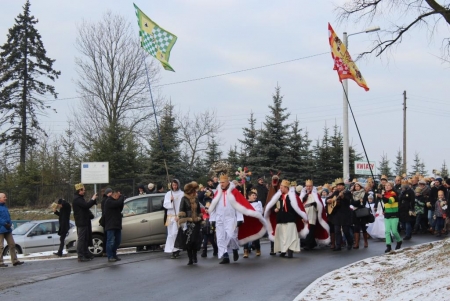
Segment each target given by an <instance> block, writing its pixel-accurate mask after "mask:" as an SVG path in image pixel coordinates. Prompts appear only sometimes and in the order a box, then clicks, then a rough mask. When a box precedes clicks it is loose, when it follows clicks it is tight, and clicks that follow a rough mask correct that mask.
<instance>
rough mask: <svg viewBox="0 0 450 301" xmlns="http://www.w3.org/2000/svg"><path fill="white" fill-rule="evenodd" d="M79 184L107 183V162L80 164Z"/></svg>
mask: <svg viewBox="0 0 450 301" xmlns="http://www.w3.org/2000/svg"><path fill="white" fill-rule="evenodd" d="M81 183H83V184H103V183H109V162H81Z"/></svg>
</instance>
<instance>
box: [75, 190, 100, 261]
mask: <svg viewBox="0 0 450 301" xmlns="http://www.w3.org/2000/svg"><path fill="white" fill-rule="evenodd" d="M75 190H76V192H75V195H74V198H73V202H72V207H73V216H74V218H75V225H76V226H77V233H78V240H77V253H78V262H85V261H89V260H91V259H92V258H93V256H92V255H91V254H90V253H89V250H88V247H89V245H92V225H91V219H93V218H94V215H93V214H92V212H91V210H90V208H91V207H92V206H94V205H97V194H94V195H93V196H92V199H91V200H90V201H89V202H86V201H85V199H84V194H85V193H86V189H85V188H84V185H83V184H82V183H78V184H75Z"/></svg>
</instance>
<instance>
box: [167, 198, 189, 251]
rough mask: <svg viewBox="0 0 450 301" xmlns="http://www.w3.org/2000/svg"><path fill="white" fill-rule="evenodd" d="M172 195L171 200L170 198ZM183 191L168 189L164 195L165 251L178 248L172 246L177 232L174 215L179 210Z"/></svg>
mask: <svg viewBox="0 0 450 301" xmlns="http://www.w3.org/2000/svg"><path fill="white" fill-rule="evenodd" d="M172 195H173V202H171V198H172ZM183 195H184V192H183V191H181V190H177V191H168V192H167V193H166V195H165V197H164V205H163V206H164V208H166V209H167V240H166V245H165V247H164V252H165V253H172V252H176V251H178V248H174V245H175V240H176V238H177V234H178V223H177V221H176V220H175V217H176V216H177V215H178V213H179V210H180V203H181V198H182V197H183Z"/></svg>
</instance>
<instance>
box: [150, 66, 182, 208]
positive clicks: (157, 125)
mask: <svg viewBox="0 0 450 301" xmlns="http://www.w3.org/2000/svg"><path fill="white" fill-rule="evenodd" d="M143 62H144V67H145V74H147V84H148V91H149V92H150V99H151V101H152V107H153V115H155V123H156V130H157V132H158V139H159V146H160V147H161V151H162V152H163V153H164V146H163V144H162V139H161V133H160V131H159V124H158V118H157V116H156V109H155V102H154V101H153V94H152V87H151V85H150V76H149V75H148V68H147V63H146V61H145V57H143ZM163 160H164V167H165V169H166V177H167V184H169V185H170V180H169V169H168V168H167V163H166V159H165V158H164V159H163ZM171 188H172V187H169V190H170V191H172V189H171ZM174 210H175V208H174ZM175 214H176V210H175Z"/></svg>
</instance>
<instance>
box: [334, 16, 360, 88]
mask: <svg viewBox="0 0 450 301" xmlns="http://www.w3.org/2000/svg"><path fill="white" fill-rule="evenodd" d="M328 40H329V42H330V47H331V57H332V58H333V61H334V67H333V70H336V71H337V73H338V76H339V81H341V82H342V80H343V79H352V80H354V81H355V82H356V83H357V84H358V86H360V87H363V88H364V90H366V91H369V87H367V84H366V81H365V80H364V77H363V76H362V74H361V72H359V69H358V67H357V66H356V64H355V62H354V61H353V60H352V57H351V56H350V54H349V53H348V51H347V47H345V45H344V43H342V41H341V40H340V39H339V37H338V36H337V35H336V33H335V32H334V30H333V28H332V27H331V25H330V23H328Z"/></svg>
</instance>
